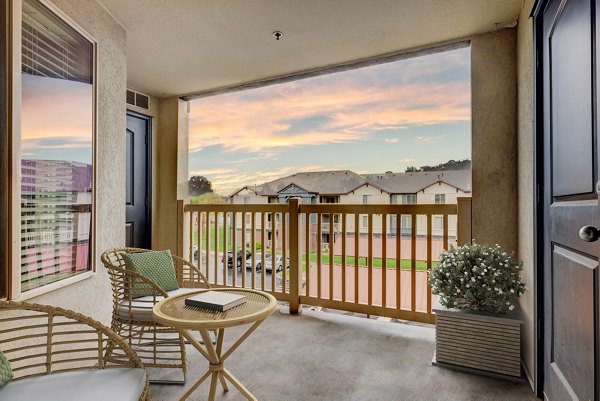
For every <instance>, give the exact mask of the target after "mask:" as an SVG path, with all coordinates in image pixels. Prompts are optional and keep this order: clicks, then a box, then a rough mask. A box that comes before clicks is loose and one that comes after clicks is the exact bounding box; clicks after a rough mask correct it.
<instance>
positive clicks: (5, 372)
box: [0, 351, 13, 387]
mask: <svg viewBox="0 0 600 401" xmlns="http://www.w3.org/2000/svg"><path fill="white" fill-rule="evenodd" d="M12 378H13V373H12V369H11V367H10V362H8V359H6V357H5V356H4V354H3V353H2V351H0V387H2V386H4V385H5V384H8V382H10V381H11V380H12Z"/></svg>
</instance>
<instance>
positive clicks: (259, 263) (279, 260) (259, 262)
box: [246, 253, 290, 272]
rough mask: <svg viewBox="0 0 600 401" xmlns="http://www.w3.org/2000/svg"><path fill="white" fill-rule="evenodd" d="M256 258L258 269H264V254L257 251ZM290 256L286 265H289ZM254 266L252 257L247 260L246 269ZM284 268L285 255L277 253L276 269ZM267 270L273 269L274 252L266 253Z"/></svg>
mask: <svg viewBox="0 0 600 401" xmlns="http://www.w3.org/2000/svg"><path fill="white" fill-rule="evenodd" d="M254 257H255V260H254V263H255V265H256V270H261V269H262V255H261V254H260V253H256V254H255V255H254ZM289 261H290V258H286V263H285V267H286V268H287V267H288V266H289V264H290V263H289ZM251 268H252V259H250V260H246V269H251ZM281 270H283V256H281V255H277V256H275V271H276V272H280V271H281ZM265 271H273V254H271V253H267V254H266V255H265Z"/></svg>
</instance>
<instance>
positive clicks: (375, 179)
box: [231, 170, 471, 196]
mask: <svg viewBox="0 0 600 401" xmlns="http://www.w3.org/2000/svg"><path fill="white" fill-rule="evenodd" d="M437 182H444V183H446V184H448V185H451V186H453V187H455V188H458V189H460V190H462V191H464V192H471V170H448V171H420V172H413V173H393V172H386V173H381V174H357V173H355V172H353V171H350V170H336V171H313V172H302V173H296V174H292V175H288V176H287V177H282V178H278V179H276V180H273V181H269V182H266V183H264V184H262V185H257V186H246V187H243V188H241V189H239V190H237V191H235V192H234V193H233V194H231V196H234V195H236V194H237V193H239V192H240V191H241V190H243V189H250V190H252V191H254V192H256V194H257V195H262V196H277V195H279V193H280V192H281V191H283V190H284V189H286V188H288V187H289V186H291V185H295V186H297V187H300V188H302V189H303V190H305V191H306V192H308V193H311V194H315V195H344V194H347V193H349V192H352V191H354V190H356V189H357V188H359V187H361V186H362V185H365V184H369V185H373V186H375V187H376V188H379V189H381V190H382V191H385V192H387V193H389V194H414V193H417V192H419V191H420V190H422V189H424V188H427V187H429V186H431V185H433V184H435V183H437Z"/></svg>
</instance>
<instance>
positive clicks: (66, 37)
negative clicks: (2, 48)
mask: <svg viewBox="0 0 600 401" xmlns="http://www.w3.org/2000/svg"><path fill="white" fill-rule="evenodd" d="M21 43H22V46H21V47H22V48H21V51H22V58H23V62H22V72H23V73H24V74H30V75H38V76H43V77H49V78H60V79H67V80H70V81H77V82H84V83H91V82H92V78H93V63H92V60H93V45H92V43H90V42H89V41H88V40H87V39H86V38H85V37H83V35H81V34H80V33H79V32H77V31H76V30H75V29H73V28H72V27H70V26H69V25H67V24H66V23H65V22H64V21H62V20H61V19H60V18H58V17H57V16H56V15H55V14H53V13H52V12H51V11H50V10H49V9H47V8H46V7H44V6H43V5H41V4H39V3H38V2H36V1H24V2H23V29H22V41H21Z"/></svg>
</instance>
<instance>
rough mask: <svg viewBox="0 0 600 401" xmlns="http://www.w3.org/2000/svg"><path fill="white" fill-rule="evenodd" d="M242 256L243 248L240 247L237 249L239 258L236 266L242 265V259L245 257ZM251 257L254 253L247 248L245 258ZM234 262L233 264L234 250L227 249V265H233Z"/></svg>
mask: <svg viewBox="0 0 600 401" xmlns="http://www.w3.org/2000/svg"><path fill="white" fill-rule="evenodd" d="M242 256H243V255H242V250H241V249H238V251H237V258H236V259H237V263H236V266H237V267H238V268H240V267H242V259H243V257H242ZM250 258H252V253H251V252H250V251H249V250H246V258H245V260H248V259H250ZM232 264H233V251H227V267H232Z"/></svg>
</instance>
